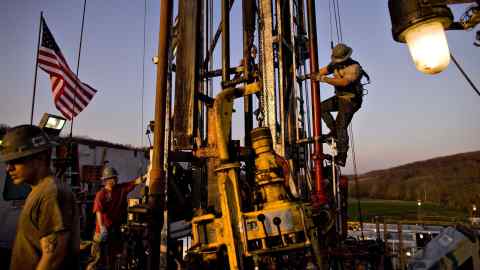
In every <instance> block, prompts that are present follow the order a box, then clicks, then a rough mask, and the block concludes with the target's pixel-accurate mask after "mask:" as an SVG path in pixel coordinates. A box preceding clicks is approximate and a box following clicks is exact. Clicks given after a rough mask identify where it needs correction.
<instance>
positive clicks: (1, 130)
mask: <svg viewBox="0 0 480 270" xmlns="http://www.w3.org/2000/svg"><path fill="white" fill-rule="evenodd" d="M8 128H9V126H7V125H5V124H0V138H3V135H5V133H6V132H7V129H8Z"/></svg>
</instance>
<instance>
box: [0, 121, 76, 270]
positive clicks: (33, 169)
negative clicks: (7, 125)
mask: <svg viewBox="0 0 480 270" xmlns="http://www.w3.org/2000/svg"><path fill="white" fill-rule="evenodd" d="M53 145H54V143H53V141H51V140H50V138H49V137H48V135H47V134H46V133H45V132H44V131H43V130H42V129H40V128H39V127H37V126H32V125H21V126H17V127H14V128H11V129H9V130H8V131H7V133H6V134H5V137H4V138H3V141H2V143H1V144H0V159H1V160H2V161H4V162H5V163H6V170H7V173H8V174H9V175H10V177H11V179H12V180H13V182H14V183H15V184H21V183H26V184H28V185H30V186H31V187H32V190H31V192H30V194H29V195H28V197H27V198H26V200H25V205H24V206H23V209H22V212H21V213H20V217H19V220H18V224H17V234H16V238H15V242H14V247H13V252H12V259H11V264H10V269H11V270H17V269H18V270H24V269H78V255H79V246H80V225H79V216H78V210H77V205H76V201H75V197H74V195H73V193H72V191H71V190H70V188H69V187H68V186H67V185H66V184H64V183H60V182H59V181H58V180H57V179H56V178H55V177H54V176H53V175H52V172H51V170H50V155H51V148H52V146H53ZM2 267H3V265H2Z"/></svg>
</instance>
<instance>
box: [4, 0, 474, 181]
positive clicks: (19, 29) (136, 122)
mask: <svg viewBox="0 0 480 270" xmlns="http://www.w3.org/2000/svg"><path fill="white" fill-rule="evenodd" d="M215 2H217V1H215ZM339 2H340V12H341V19H342V29H343V41H344V42H345V43H347V44H349V45H350V46H352V47H353V49H354V52H353V58H354V59H356V60H358V61H360V62H361V63H362V65H363V67H364V68H365V69H366V70H367V71H368V73H369V74H370V76H371V77H372V84H371V85H369V86H368V90H369V95H368V96H367V97H366V98H365V101H364V105H363V107H362V109H361V110H360V111H359V112H358V113H357V114H356V116H355V119H354V122H353V125H354V133H355V142H356V144H355V147H356V156H357V162H358V168H359V171H360V172H366V171H369V170H373V169H382V168H387V167H391V166H396V165H400V164H404V163H408V162H412V161H417V160H423V159H427V158H431V157H436V156H443V155H449V154H454V153H459V152H466V151H475V150H480V140H479V139H478V138H479V137H480V120H479V116H480V97H479V96H477V95H476V94H475V93H474V92H473V90H472V89H471V88H470V86H469V85H468V83H467V82H466V81H465V79H464V78H463V77H462V76H461V74H460V73H459V72H458V70H457V69H456V68H455V66H454V65H453V63H451V64H450V66H449V67H448V68H447V70H445V71H444V72H442V73H440V74H438V75H434V76H432V75H425V74H422V73H420V72H418V71H416V69H415V67H414V65H413V63H412V61H411V58H410V55H409V52H408V49H407V47H406V46H405V45H404V44H400V43H396V42H394V41H393V39H392V37H391V33H390V27H391V26H390V19H389V14H388V8H387V2H388V1H386V0H370V1H358V0H341V1H339ZM82 4H83V1H78V0H63V1H60V0H44V1H35V0H3V1H2V4H1V7H2V8H1V9H0V23H1V25H0V26H1V27H0V44H1V48H2V50H0V63H1V64H0V81H1V85H2V91H1V93H2V96H1V98H0V123H5V124H8V125H17V124H22V123H27V122H29V119H30V103H31V95H32V86H33V78H34V65H35V51H36V46H37V33H38V20H39V15H40V11H41V10H43V11H44V15H45V17H46V20H47V23H48V25H49V27H50V29H51V31H52V33H53V35H54V37H55V38H56V40H57V43H58V44H59V46H60V48H61V49H62V52H63V53H64V55H65V57H66V58H67V61H68V62H69V64H70V66H71V67H72V68H74V69H75V68H76V63H77V53H78V42H79V38H80V27H81V15H82ZM217 5H219V3H218V4H217ZM147 6H148V8H147V27H146V28H147V40H146V52H145V53H146V57H145V66H144V67H145V81H144V82H145V84H144V85H145V88H144V107H143V112H144V122H145V123H147V122H148V121H149V120H151V119H152V118H153V106H154V91H155V89H154V87H155V66H154V65H153V64H152V62H151V60H150V59H151V58H152V57H153V56H154V55H155V54H156V47H157V36H158V22H159V18H158V10H159V1H151V0H148V1H147ZM240 7H241V1H236V4H235V6H234V9H233V12H235V13H236V14H237V15H234V16H232V34H231V36H232V49H231V51H232V57H231V63H232V65H233V64H236V63H238V62H239V60H240V52H241V51H242V49H241V42H240V41H241V36H240V35H239V34H238V33H240V32H239V30H240V25H241V16H239V14H240ZM464 9H465V6H463V5H460V6H455V7H454V9H453V11H454V13H455V18H457V19H458V17H459V16H460V15H461V12H463V10H464ZM143 14H144V3H143V1H127V0H115V1H113V0H105V1H88V2H87V13H86V23H85V32H84V41H83V48H82V56H81V62H80V73H79V75H80V78H81V80H82V81H84V82H86V83H88V84H90V85H91V86H93V87H95V88H96V89H98V90H99V92H98V94H97V95H96V96H95V97H94V99H93V100H92V102H91V104H90V105H89V106H88V107H87V108H86V109H85V111H84V112H82V113H81V114H80V115H79V117H78V118H77V119H76V121H75V125H74V134H76V135H83V136H89V137H92V138H97V139H105V140H109V141H113V142H119V143H125V144H132V145H140V144H142V142H143V143H144V144H145V143H146V139H145V138H144V136H142V135H141V134H143V131H142V129H141V127H142V126H143V125H142V124H141V111H142V108H141V96H142V55H143ZM316 14H317V25H318V26H317V27H318V44H319V51H318V54H319V60H320V63H323V64H326V63H327V62H328V60H329V56H330V49H329V46H330V30H329V29H330V24H329V13H328V1H317V12H316ZM218 17H219V12H218V10H217V12H216V14H215V18H214V21H215V22H218V21H219V18H218ZM215 24H216V23H215ZM474 33H475V32H474V31H469V32H465V31H457V32H454V31H449V32H447V38H448V42H449V47H450V50H451V52H452V53H453V55H454V56H455V57H456V58H457V60H458V61H459V62H460V63H461V65H462V66H463V68H464V70H465V71H466V72H467V73H468V74H469V75H470V77H471V78H472V80H473V81H474V83H475V84H476V85H477V86H480V76H479V75H480V74H479V72H480V48H477V47H474V46H473V45H472V43H473V41H474ZM219 45H220V44H219ZM217 59H218V57H217ZM217 67H219V65H218V62H217ZM38 72H39V73H38V84H37V99H36V110H35V119H34V122H35V123H36V122H38V120H39V118H40V117H41V115H42V113H43V112H50V113H57V111H56V109H55V107H54V106H53V101H52V97H51V90H50V82H49V80H48V75H47V74H46V73H44V72H43V71H41V70H39V71H38ZM321 91H322V99H325V98H327V97H329V96H330V95H332V94H333V90H332V88H331V87H329V86H324V85H322V86H321ZM236 105H237V106H238V109H237V111H238V112H239V113H238V114H240V112H241V111H242V110H241V108H242V107H240V106H241V104H239V103H238V104H236ZM237 118H238V117H234V121H237V120H235V119H237ZM242 125H243V124H242V123H241V121H239V124H235V125H234V129H233V132H234V134H240V130H241V129H240V128H241V127H242ZM236 137H237V138H240V135H236ZM142 138H143V139H142ZM345 171H346V172H347V173H348V172H351V165H350V164H349V165H348V166H347V168H346V170H345Z"/></svg>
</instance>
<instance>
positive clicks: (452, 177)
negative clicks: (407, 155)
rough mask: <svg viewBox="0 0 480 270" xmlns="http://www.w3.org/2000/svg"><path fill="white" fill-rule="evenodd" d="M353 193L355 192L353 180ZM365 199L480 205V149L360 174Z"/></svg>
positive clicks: (466, 206)
mask: <svg viewBox="0 0 480 270" xmlns="http://www.w3.org/2000/svg"><path fill="white" fill-rule="evenodd" d="M351 183H352V184H351V185H350V194H351V195H353V196H354V195H355V184H354V182H353V181H352V182H351ZM359 195H360V197H362V198H370V199H386V200H405V201H416V200H422V201H427V202H432V203H437V204H438V205H439V207H445V208H455V209H463V210H467V209H470V208H471V206H472V204H473V203H475V204H476V205H477V207H478V206H480V151H476V152H469V153H462V154H457V155H452V156H446V157H439V158H434V159H429V160H425V161H419V162H414V163H410V164H406V165H402V166H399V167H394V168H390V169H386V170H378V171H372V172H369V173H366V174H363V175H360V176H359Z"/></svg>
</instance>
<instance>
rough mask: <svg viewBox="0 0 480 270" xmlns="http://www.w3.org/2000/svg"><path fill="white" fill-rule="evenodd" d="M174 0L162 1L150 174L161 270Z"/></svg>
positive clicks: (155, 256) (154, 245)
mask: <svg viewBox="0 0 480 270" xmlns="http://www.w3.org/2000/svg"><path fill="white" fill-rule="evenodd" d="M172 8H173V5H172V0H162V1H161V4H160V30H159V38H158V63H157V82H156V97H155V126H154V143H153V158H152V169H151V171H150V186H149V199H148V204H149V208H150V210H151V211H152V217H153V218H152V219H151V220H150V227H151V228H157V229H154V230H152V235H151V238H150V239H151V249H152V251H151V252H152V253H151V258H150V269H159V268H160V234H161V228H162V227H163V210H164V207H165V205H164V204H165V170H164V159H165V155H164V153H165V152H164V150H165V121H166V113H165V112H166V97H167V80H168V79H167V71H168V60H169V57H168V55H169V41H170V29H171V25H172Z"/></svg>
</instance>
